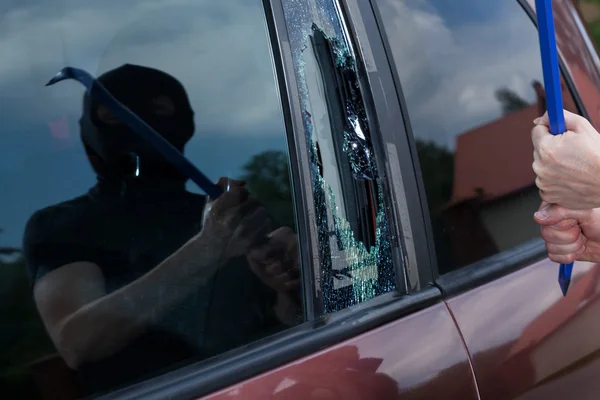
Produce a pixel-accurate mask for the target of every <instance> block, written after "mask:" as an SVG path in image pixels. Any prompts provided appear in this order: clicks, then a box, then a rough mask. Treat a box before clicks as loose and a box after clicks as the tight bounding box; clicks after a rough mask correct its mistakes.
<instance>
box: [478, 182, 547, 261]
mask: <svg viewBox="0 0 600 400" xmlns="http://www.w3.org/2000/svg"><path fill="white" fill-rule="evenodd" d="M540 203H541V199H540V196H539V192H538V190H537V188H536V187H535V186H532V187H530V188H529V189H526V190H525V191H524V192H521V193H520V194H518V195H515V196H510V197H505V198H502V199H500V200H498V201H495V202H493V203H489V204H486V205H485V206H484V207H482V208H481V211H480V215H481V220H482V221H483V224H484V226H485V228H486V230H487V231H488V232H489V234H490V235H491V236H492V238H493V241H494V243H495V244H496V247H497V249H498V251H504V250H508V249H510V248H511V247H514V246H517V245H519V244H522V243H524V242H527V241H529V240H531V239H536V238H539V237H540V227H539V225H537V224H536V223H535V221H534V220H533V213H534V212H535V211H537V209H538V208H539V206H540Z"/></svg>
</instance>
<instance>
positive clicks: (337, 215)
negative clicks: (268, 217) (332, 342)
mask: <svg viewBox="0 0 600 400" xmlns="http://www.w3.org/2000/svg"><path fill="white" fill-rule="evenodd" d="M283 4H284V12H285V18H286V23H287V26H288V31H289V37H290V42H291V46H292V50H293V62H294V66H295V72H296V76H297V80H298V86H299V88H298V89H299V92H300V96H301V98H300V101H301V106H302V111H303V122H304V129H305V135H306V141H307V148H308V149H309V157H310V164H311V168H312V170H311V174H312V186H313V196H314V197H313V200H314V206H315V210H316V214H317V225H318V235H319V251H320V256H321V260H320V261H321V262H320V272H319V273H320V277H318V278H320V282H321V285H322V288H320V289H322V293H323V299H322V302H323V313H325V314H326V313H330V312H334V311H337V310H340V309H343V308H346V307H349V306H352V305H355V304H359V303H362V302H364V301H366V300H369V299H371V298H373V297H375V296H377V295H380V294H383V293H386V292H389V291H391V290H393V289H394V288H395V273H394V266H393V263H392V258H391V251H390V237H389V231H388V225H387V216H386V213H385V211H384V207H383V193H382V189H381V184H380V179H381V177H380V175H379V174H378V170H377V165H376V163H375V160H374V157H373V149H372V143H371V138H370V126H369V123H368V121H367V118H366V113H365V105H364V101H363V98H362V93H361V90H360V87H359V82H358V74H357V66H356V62H357V61H356V58H355V55H354V54H353V50H352V45H351V42H350V41H349V38H348V35H347V33H346V32H345V30H344V27H343V25H342V22H341V21H342V20H341V18H340V13H339V9H338V8H337V6H338V5H337V4H336V3H335V2H334V1H331V0H317V1H314V2H312V1H311V2H297V1H292V0H285V1H284V2H283ZM317 281H319V280H317Z"/></svg>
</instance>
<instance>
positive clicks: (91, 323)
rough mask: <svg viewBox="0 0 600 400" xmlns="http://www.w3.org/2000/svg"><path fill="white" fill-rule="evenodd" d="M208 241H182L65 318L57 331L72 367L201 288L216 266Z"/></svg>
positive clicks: (120, 342) (114, 348)
mask: <svg viewBox="0 0 600 400" xmlns="http://www.w3.org/2000/svg"><path fill="white" fill-rule="evenodd" d="M211 247H213V246H210V242H209V241H207V240H202V238H198V239H196V240H193V241H190V242H188V243H187V244H186V245H184V246H183V247H181V248H180V249H179V250H178V251H176V252H175V253H173V254H172V255H171V256H170V257H169V258H167V259H165V260H164V261H163V262H161V263H160V264H159V265H158V266H156V267H155V268H153V269H152V270H151V271H149V272H148V273H147V274H145V275H144V276H142V277H141V278H139V279H137V280H136V281H134V282H132V283H130V284H128V285H126V286H124V287H122V288H120V289H119V290H116V291H114V292H112V293H110V294H108V295H106V296H103V297H101V298H99V299H97V300H95V301H93V302H91V303H88V304H87V305H85V306H84V307H82V308H80V309H79V310H77V311H76V312H75V313H73V314H72V315H71V316H69V317H68V318H67V319H66V320H65V321H64V323H63V324H62V325H61V329H60V330H61V332H60V334H59V338H60V342H61V343H60V347H61V348H62V350H63V351H62V353H63V355H66V357H65V358H66V359H67V360H71V362H70V363H69V364H70V365H71V364H72V365H71V366H72V367H75V368H76V367H78V366H79V365H81V364H84V363H87V362H91V361H96V360H99V359H102V358H105V357H107V356H110V355H112V354H114V353H116V352H118V351H120V350H122V349H123V348H125V347H126V346H127V345H128V344H130V343H131V342H132V341H134V340H135V339H137V338H138V337H139V336H140V335H142V334H143V333H144V332H145V331H146V330H147V329H148V327H149V326H151V325H153V324H155V323H156V322H157V321H159V320H160V319H161V318H162V317H163V316H164V315H165V314H166V313H168V312H169V310H170V309H171V308H172V307H173V306H175V305H176V304H177V303H178V302H180V301H181V300H182V299H184V298H185V297H186V296H188V295H189V294H190V293H191V292H192V291H195V290H202V289H201V288H202V286H204V285H205V284H206V283H207V282H208V280H210V278H211V277H212V276H213V275H214V273H215V272H216V271H217V270H218V268H219V265H220V261H219V259H218V258H216V257H211V254H213V252H214V249H212V248H211Z"/></svg>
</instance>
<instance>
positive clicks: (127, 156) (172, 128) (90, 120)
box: [80, 64, 194, 179]
mask: <svg viewBox="0 0 600 400" xmlns="http://www.w3.org/2000/svg"><path fill="white" fill-rule="evenodd" d="M98 80H99V81H100V82H101V83H102V84H103V85H104V86H105V87H106V89H107V90H108V91H109V92H110V93H111V94H112V95H113V96H114V97H115V98H116V99H117V100H119V101H120V102H121V103H123V104H124V105H125V106H126V107H127V108H128V109H130V110H131V111H132V112H133V113H135V114H136V115H137V116H138V117H140V118H142V119H143V120H144V121H145V122H146V123H148V124H149V125H150V126H151V127H152V128H154V129H155V130H156V131H157V132H158V133H159V134H160V135H162V136H163V137H164V138H165V139H167V140H168V141H169V142H170V143H171V144H172V145H173V146H174V147H175V148H177V149H178V150H179V151H182V152H183V151H184V147H185V144H186V143H187V142H188V141H189V140H190V139H191V137H192V135H193V134H194V113H193V111H192V109H191V106H190V103H189V99H188V96H187V94H186V92H185V89H184V88H183V86H182V85H181V83H180V82H179V81H178V80H177V79H175V78H174V77H172V76H171V75H169V74H167V73H165V72H162V71H159V70H156V69H152V68H148V67H142V66H137V65H131V64H126V65H123V66H121V67H119V68H116V69H113V70H111V71H108V72H106V73H105V74H103V75H101V76H100V77H99V78H98ZM80 126H81V137H82V141H83V143H84V146H85V148H86V151H87V153H88V156H89V158H90V161H91V163H92V166H93V167H94V169H95V171H96V173H98V174H99V175H101V176H102V177H104V178H123V177H130V176H140V177H145V178H158V177H161V178H164V177H168V178H180V179H185V178H184V177H181V176H180V175H179V173H178V172H176V171H175V169H174V168H173V167H172V166H171V165H170V164H169V163H168V162H167V161H166V160H164V159H163V157H162V156H161V155H160V154H159V153H158V152H156V151H155V150H154V149H153V148H152V147H151V146H150V145H149V144H147V143H146V142H145V141H144V140H143V139H142V138H141V137H139V136H138V134H137V133H135V132H133V131H131V129H130V128H129V127H127V126H126V125H124V124H123V123H121V121H120V120H119V119H118V118H116V117H115V116H113V115H112V114H111V113H110V111H108V110H107V109H106V107H104V106H103V105H102V104H99V103H98V102H97V101H96V100H94V99H92V98H91V97H90V96H89V94H87V93H86V95H84V101H83V114H82V117H81V119H80Z"/></svg>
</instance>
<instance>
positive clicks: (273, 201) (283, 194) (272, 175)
mask: <svg viewBox="0 0 600 400" xmlns="http://www.w3.org/2000/svg"><path fill="white" fill-rule="evenodd" d="M243 168H244V174H243V176H242V179H243V180H245V181H246V186H247V187H248V190H250V192H251V193H252V194H253V195H254V196H255V197H256V198H257V199H258V200H259V201H260V202H261V203H263V204H264V205H265V207H266V208H267V210H268V211H269V212H270V214H271V215H272V216H273V218H274V219H275V222H276V223H277V225H283V226H289V227H292V228H293V227H294V226H295V220H294V204H293V200H292V189H291V185H290V173H289V161H288V157H287V155H286V153H285V152H283V151H277V150H267V151H264V152H262V153H259V154H256V155H255V156H253V157H252V158H251V159H250V161H248V162H247V163H246V164H245V165H244V167H243Z"/></svg>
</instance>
